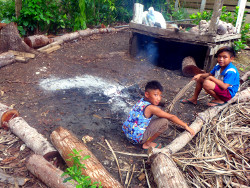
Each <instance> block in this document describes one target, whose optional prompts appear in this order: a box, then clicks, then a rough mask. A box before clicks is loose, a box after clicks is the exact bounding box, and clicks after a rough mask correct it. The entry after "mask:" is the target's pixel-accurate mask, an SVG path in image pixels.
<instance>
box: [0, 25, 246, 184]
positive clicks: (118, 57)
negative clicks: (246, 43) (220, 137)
mask: <svg viewBox="0 0 250 188" xmlns="http://www.w3.org/2000/svg"><path fill="white" fill-rule="evenodd" d="M129 34H130V33H129V30H124V31H121V32H118V33H109V34H98V35H92V36H90V37H86V38H82V39H77V40H74V41H71V42H68V43H64V44H63V45H62V47H61V48H60V49H59V50H58V51H56V52H54V53H52V54H50V55H45V54H40V55H39V56H37V57H36V58H35V59H32V60H29V62H28V63H26V64H24V63H15V64H12V65H8V66H5V67H2V68H1V69H0V75H1V76H0V103H2V104H5V105H7V106H13V107H14V108H15V109H17V110H18V111H19V112H20V116H22V117H23V118H24V119H25V120H26V121H27V122H28V124H29V125H30V126H32V127H35V128H36V129H37V130H38V131H39V132H40V133H41V134H43V135H44V136H45V137H46V138H47V139H49V136H50V134H51V132H52V131H53V130H54V129H55V128H56V127H58V126H63V127H65V128H67V129H69V130H71V131H72V132H73V133H75V134H76V135H77V137H78V138H79V139H81V138H82V137H83V136H85V135H89V136H91V137H93V138H94V139H93V141H91V142H88V143H87V146H88V147H89V149H90V150H91V151H92V152H93V153H94V154H95V155H96V157H97V158H98V159H99V160H100V162H101V163H102V164H103V165H104V166H105V168H106V169H107V170H108V171H109V172H110V173H111V174H112V175H113V176H114V177H115V178H116V179H117V180H119V175H118V170H117V165H116V163H115V160H114V157H113V155H112V153H111V152H110V151H109V149H108V147H107V145H106V143H105V139H107V140H108V141H109V142H110V144H111V146H112V148H113V149H114V150H115V151H121V152H129V153H137V154H146V151H144V150H143V149H142V148H141V147H140V146H135V145H131V144H130V143H129V142H128V141H127V140H126V138H125V136H124V134H123V133H122V131H121V126H122V123H123V121H124V120H125V118H126V116H127V113H128V111H129V109H130V108H131V107H132V106H133V104H134V103H135V102H136V101H137V100H138V99H140V98H141V97H142V94H143V88H144V85H145V83H146V82H147V81H150V80H159V81H160V82H161V83H162V85H163V86H164V89H165V90H164V93H163V97H164V98H166V99H167V101H168V102H171V100H172V99H173V98H174V97H175V95H176V94H177V93H178V92H179V91H180V90H181V89H182V88H183V87H184V86H185V85H186V84H187V83H188V82H189V81H190V78H186V77H183V76H182V74H181V71H180V70H175V71H171V70H167V69H164V68H161V67H157V66H155V65H153V64H151V63H150V62H148V61H147V59H146V58H142V57H140V58H139V59H131V58H130V56H129V55H128V48H129V45H128V43H129ZM248 61H249V52H246V51H245V52H242V54H241V55H240V57H239V58H238V60H237V62H238V64H237V66H238V68H239V69H240V70H242V71H240V73H241V74H243V72H246V71H247V70H249V64H248V63H249V62H248ZM191 94H192V90H190V91H189V92H188V93H186V97H189V96H190V95H191ZM209 100H211V99H210V98H209V97H208V96H206V94H205V93H202V96H201V99H200V101H199V105H197V106H194V105H191V104H186V105H183V104H180V103H176V105H175V108H174V110H173V111H172V113H173V114H175V115H177V116H178V117H180V118H181V119H182V120H184V121H186V122H188V123H191V122H192V121H193V120H194V119H195V114H196V113H198V112H201V111H204V110H205V109H207V106H206V103H207V102H208V101H209ZM179 131H182V130H181V129H179ZM0 135H1V137H0V166H1V167H0V168H1V169H2V170H5V172H6V173H8V174H11V175H13V176H24V177H28V178H30V180H29V181H28V182H27V183H26V184H25V185H24V186H23V187H47V186H46V185H45V184H43V183H42V182H41V181H39V180H38V179H37V178H35V177H34V176H33V175H32V174H31V173H29V171H28V170H27V169H26V167H25V158H27V157H28V156H29V155H30V154H32V151H31V150H30V149H28V148H27V147H26V148H25V149H24V150H22V151H21V150H20V147H21V146H22V145H23V142H22V141H20V140H18V139H17V140H16V141H14V142H13V143H11V142H10V141H13V139H14V137H12V134H11V133H10V132H7V131H4V130H3V129H0ZM174 137H175V135H170V136H167V133H166V134H165V135H163V136H162V137H160V138H159V139H158V140H157V142H160V143H162V144H163V145H167V144H168V143H169V142H171V140H173V139H174ZM1 138H4V139H1ZM7 138H9V139H10V140H8V139H7ZM184 150H185V149H184ZM117 157H118V159H119V163H120V167H121V169H122V175H123V182H124V181H125V177H126V173H127V172H126V170H128V168H129V166H130V165H132V164H135V173H134V177H133V179H132V182H131V186H132V187H147V183H146V180H145V179H144V180H142V181H140V180H138V176H139V175H140V172H141V170H142V169H143V163H142V159H143V158H141V157H133V156H127V155H122V154H117ZM144 159H145V158H144ZM150 179H151V182H153V178H152V176H151V175H150ZM152 184H153V183H152ZM0 186H1V187H10V185H8V184H3V183H0Z"/></svg>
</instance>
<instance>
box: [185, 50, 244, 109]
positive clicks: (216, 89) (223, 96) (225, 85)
mask: <svg viewBox="0 0 250 188" xmlns="http://www.w3.org/2000/svg"><path fill="white" fill-rule="evenodd" d="M215 57H216V58H217V62H218V63H217V65H216V66H215V67H214V68H213V70H211V72H210V73H203V74H197V75H195V76H194V77H193V79H192V80H195V81H196V88H195V91H194V95H193V96H192V97H191V98H189V99H183V100H181V103H192V104H195V105H196V104H197V99H198V96H199V94H200V92H201V90H202V88H204V89H205V91H206V92H207V93H208V94H209V95H211V96H212V97H213V98H214V99H213V100H211V101H210V102H209V103H208V104H207V105H208V106H218V105H223V104H225V103H226V102H227V101H229V100H230V99H231V98H233V97H234V96H235V94H236V93H237V91H238V89H239V85H240V75H239V72H238V70H237V68H236V67H235V66H234V65H233V64H232V60H233V59H234V57H235V51H234V50H233V48H231V47H228V46H226V47H222V48H220V49H219V50H218V51H217V53H216V54H215Z"/></svg>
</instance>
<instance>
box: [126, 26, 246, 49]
mask: <svg viewBox="0 0 250 188" xmlns="http://www.w3.org/2000/svg"><path fill="white" fill-rule="evenodd" d="M129 27H130V29H132V30H134V32H136V33H141V34H144V35H149V36H152V37H156V38H164V39H168V40H173V41H181V42H192V43H199V44H203V45H205V46H207V45H208V44H207V43H216V42H223V41H227V40H234V39H239V38H240V37H241V35H240V34H238V35H235V34H231V35H216V36H214V37H213V36H211V35H209V34H208V35H200V34H195V33H189V32H187V33H186V32H185V33H183V32H175V31H174V29H161V28H157V27H150V26H146V25H143V24H136V23H133V22H130V24H129Z"/></svg>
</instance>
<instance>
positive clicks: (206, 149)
mask: <svg viewBox="0 0 250 188" xmlns="http://www.w3.org/2000/svg"><path fill="white" fill-rule="evenodd" d="M249 125H250V102H249V101H248V102H242V103H236V104H233V105H230V106H228V107H226V108H225V109H224V110H222V111H221V112H220V113H219V114H218V115H217V116H216V117H215V118H213V119H212V120H211V121H210V122H207V123H206V124H204V126H203V128H202V130H201V132H200V133H199V134H198V135H197V137H196V139H195V140H194V141H193V143H194V144H193V145H194V146H191V145H189V147H190V150H189V151H187V152H184V153H183V152H182V153H179V154H178V153H176V154H175V156H174V157H173V159H174V161H175V162H176V163H177V164H178V165H179V167H181V168H182V170H183V172H184V173H185V177H186V180H187V181H188V182H189V184H190V185H192V186H195V187H224V185H231V186H233V187H235V186H236V187H240V186H243V185H245V186H249V177H250V174H249V170H250V165H249V157H250V148H249V144H250V142H249V135H250V127H249Z"/></svg>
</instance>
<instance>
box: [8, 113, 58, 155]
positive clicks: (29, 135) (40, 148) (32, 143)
mask: <svg viewBox="0 0 250 188" xmlns="http://www.w3.org/2000/svg"><path fill="white" fill-rule="evenodd" d="M8 127H9V129H10V130H11V132H12V133H14V134H15V135H16V136H18V137H19V138H20V139H21V140H22V141H23V142H24V143H25V144H26V145H27V146H28V147H29V148H30V149H31V150H33V151H34V152H35V153H36V154H39V155H42V156H43V157H44V158H45V159H47V160H50V159H51V158H54V157H57V156H59V153H58V151H57V150H56V149H55V148H54V147H53V146H52V145H51V144H50V143H49V142H48V141H47V139H46V138H44V137H43V135H41V134H40V133H38V132H37V130H36V129H34V128H33V127H30V126H29V125H28V123H27V122H26V121H25V120H24V119H23V118H22V117H16V118H14V119H11V120H10V121H9V123H8Z"/></svg>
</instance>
